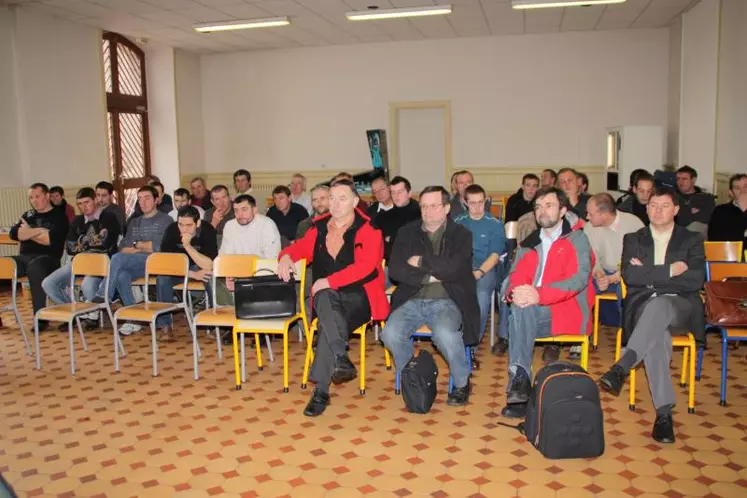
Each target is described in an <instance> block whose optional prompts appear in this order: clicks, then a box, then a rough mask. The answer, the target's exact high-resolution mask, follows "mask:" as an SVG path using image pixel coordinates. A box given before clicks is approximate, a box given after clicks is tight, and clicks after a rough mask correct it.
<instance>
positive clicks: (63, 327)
mask: <svg viewBox="0 0 747 498" xmlns="http://www.w3.org/2000/svg"><path fill="white" fill-rule="evenodd" d="M67 328H68V322H62V323H61V324H60V325H59V326H58V327H57V330H59V331H60V332H67ZM39 330H41V324H39Z"/></svg>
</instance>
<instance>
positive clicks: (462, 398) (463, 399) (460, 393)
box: [446, 380, 469, 406]
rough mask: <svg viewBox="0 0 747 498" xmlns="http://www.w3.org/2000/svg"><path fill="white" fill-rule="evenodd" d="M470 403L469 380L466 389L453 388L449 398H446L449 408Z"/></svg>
mask: <svg viewBox="0 0 747 498" xmlns="http://www.w3.org/2000/svg"><path fill="white" fill-rule="evenodd" d="M468 401H469V380H467V384H466V385H465V386H464V387H456V386H455V387H454V388H452V390H451V392H450V393H449V396H448V397H447V398H446V404H447V405H449V406H464V405H466V404H467V402H468Z"/></svg>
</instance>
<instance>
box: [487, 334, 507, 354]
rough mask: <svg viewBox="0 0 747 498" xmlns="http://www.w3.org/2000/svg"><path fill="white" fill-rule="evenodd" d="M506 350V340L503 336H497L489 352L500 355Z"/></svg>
mask: <svg viewBox="0 0 747 498" xmlns="http://www.w3.org/2000/svg"><path fill="white" fill-rule="evenodd" d="M506 351H508V341H507V340H506V339H504V338H503V337H499V338H498V342H496V343H495V344H493V348H492V349H491V350H490V352H491V353H492V354H493V355H495V356H500V355H502V354H504V353H505V352H506Z"/></svg>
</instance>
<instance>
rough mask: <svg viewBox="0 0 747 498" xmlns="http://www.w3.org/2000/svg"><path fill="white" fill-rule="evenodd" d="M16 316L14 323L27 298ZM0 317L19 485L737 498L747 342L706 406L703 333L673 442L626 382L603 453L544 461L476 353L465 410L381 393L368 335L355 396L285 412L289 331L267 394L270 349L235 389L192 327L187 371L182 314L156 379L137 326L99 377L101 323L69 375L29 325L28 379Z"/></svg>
mask: <svg viewBox="0 0 747 498" xmlns="http://www.w3.org/2000/svg"><path fill="white" fill-rule="evenodd" d="M6 301H7V294H6V295H2V296H0V304H5V302H6ZM24 312H25V316H26V318H27V320H28V319H29V317H30V310H29V305H28V303H27V302H26V303H24ZM3 318H4V319H5V325H6V328H5V329H2V330H0V396H1V397H0V473H2V474H3V475H4V476H5V477H6V479H8V481H9V482H10V483H11V484H12V485H13V486H14V487H15V489H16V490H17V492H18V493H19V495H20V496H68V497H72V496H108V497H130V496H137V497H150V496H152V497H165V496H170V495H172V494H175V493H179V494H180V495H183V496H212V495H219V494H224V495H229V496H244V497H249V496H262V497H264V496H270V497H274V496H292V497H302V498H307V497H308V498H311V497H316V496H329V497H332V496H341V497H345V498H347V497H354V496H359V495H366V496H400V497H403V496H411V495H416V496H424V495H430V496H433V497H446V496H486V497H502V496H540V497H551V496H558V497H561V496H563V497H565V496H568V497H573V498H578V497H583V496H634V497H635V496H642V495H646V496H654V495H664V496H668V497H675V496H741V497H743V496H747V434H746V432H745V429H747V392H745V385H746V384H747V382H745V376H746V375H747V362H746V361H745V354H746V353H747V348H744V347H743V348H741V349H739V350H735V351H732V352H731V353H730V372H729V374H730V375H729V376H730V379H729V381H730V388H729V402H730V404H729V406H728V407H721V406H719V405H718V386H719V368H720V360H719V357H718V354H717V348H715V347H713V346H715V344H716V342H715V337H714V338H713V339H714V340H713V341H712V343H711V345H712V348H711V349H710V351H708V353H707V355H706V358H705V368H704V374H703V379H702V380H701V381H700V382H699V383H698V385H697V398H696V400H697V412H696V413H695V414H694V415H688V414H687V413H686V411H687V410H686V396H685V394H684V390H680V389H679V388H678V391H682V392H679V393H678V396H679V399H678V402H679V406H678V408H677V410H676V415H675V421H676V423H677V431H678V432H677V437H678V440H677V443H676V444H675V445H672V446H662V445H659V444H656V443H654V442H653V440H651V439H650V430H651V422H652V410H651V404H650V397H649V395H648V391H647V389H645V381H644V380H641V381H640V383H639V386H640V387H639V393H638V398H639V401H638V411H637V412H636V413H632V412H630V411H629V410H628V407H627V397H626V394H627V389H626V391H625V392H624V393H623V395H622V396H621V397H620V398H619V399H612V398H610V397H609V396H607V395H605V396H604V397H603V404H604V408H605V412H606V421H605V422H606V426H605V428H606V435H607V451H606V452H605V454H604V456H603V457H601V458H598V459H596V460H590V461H586V460H576V461H551V460H546V459H544V458H543V457H542V456H541V455H539V454H538V453H537V452H536V451H535V450H534V448H532V447H531V446H530V445H529V444H528V443H527V442H526V440H525V439H524V437H523V436H520V435H518V433H515V432H512V431H511V430H510V429H507V428H504V427H499V426H496V425H495V424H494V422H496V421H499V420H501V418H500V415H499V412H500V409H501V407H502V406H503V403H504V397H503V392H504V389H505V380H506V363H505V358H495V357H492V356H490V355H489V354H487V347H485V348H483V349H484V351H483V352H482V354H481V355H480V357H481V360H482V369H481V370H480V371H478V372H476V373H475V374H474V377H473V386H474V394H473V395H472V398H471V400H470V404H469V406H468V407H466V408H464V409H455V408H452V407H448V406H446V404H445V402H444V401H445V387H446V381H447V377H446V375H442V376H441V380H442V382H441V394H440V399H439V400H438V401H437V404H436V405H435V406H434V408H433V410H432V411H431V413H429V414H427V415H413V414H409V413H407V412H406V411H404V409H403V404H402V401H401V399H400V398H399V397H398V396H395V395H394V390H393V380H394V374H393V372H389V371H386V370H385V368H384V366H383V353H382V350H381V348H380V347H378V346H376V345H374V342H373V337H372V336H369V343H370V345H371V347H370V349H369V369H368V372H367V375H368V379H369V381H368V393H367V394H366V395H365V396H360V395H359V394H358V386H357V382H352V383H350V384H347V385H344V386H341V387H336V388H335V387H333V393H334V396H333V398H332V406H330V407H329V409H328V410H327V413H326V414H325V415H324V416H322V417H320V418H318V419H308V418H305V417H303V415H302V414H301V410H302V409H303V407H304V405H305V403H306V401H307V398H308V395H309V393H308V392H307V391H302V390H301V389H300V388H299V384H300V380H301V369H302V367H303V347H302V345H301V344H299V343H297V342H296V340H295V339H293V340H292V342H291V362H290V368H291V382H292V383H291V391H290V393H288V394H283V392H282V361H281V360H282V357H281V356H280V352H279V351H278V350H279V349H280V348H279V345H278V343H277V342H276V343H275V349H276V351H275V352H276V354H277V358H276V362H275V363H272V364H269V365H267V366H265V369H264V371H262V372H258V371H257V369H256V368H255V365H256V364H255V363H254V358H255V356H254V352H253V351H249V352H248V360H247V366H248V370H249V376H248V379H247V384H246V385H245V387H244V389H243V390H242V391H235V390H234V385H233V362H232V356H231V353H230V352H228V351H227V350H226V356H225V358H224V360H223V361H218V359H217V356H216V348H215V342H214V341H211V340H210V339H209V338H208V337H206V336H205V334H204V333H203V334H202V335H201V339H200V344H201V346H202V350H203V353H204V357H203V358H202V360H201V362H200V367H201V368H200V373H201V375H202V378H201V379H200V380H199V381H194V380H192V370H191V369H192V358H191V345H190V344H189V342H188V336H187V331H186V327H185V326H184V325H183V322H180V323H181V324H182V326H181V327H180V328H179V330H178V336H179V342H177V343H174V344H164V345H162V346H161V349H160V355H159V358H160V367H161V370H160V376H159V377H157V378H153V377H152V376H151V369H150V362H151V354H150V336H149V335H144V334H140V335H136V336H131V337H128V338H126V339H125V345H126V346H127V348H128V352H129V356H128V357H127V358H125V359H124V360H123V362H122V372H121V373H119V374H115V373H113V353H112V334H111V331H110V330H109V331H104V332H102V331H96V332H91V333H89V334H87V338H88V344H89V351H88V353H83V352H82V351H80V346H79V353H78V360H79V362H78V372H77V374H76V376H75V377H74V378H73V377H71V376H70V372H69V361H68V358H69V356H68V342H67V334H63V333H59V332H47V333H44V334H43V336H42V354H43V359H44V365H43V368H44V370H43V371H41V372H37V371H36V370H34V366H33V360H32V358H31V357H29V356H26V354H25V351H24V349H23V347H22V342H21V339H20V334H19V331H18V329H17V328H16V325H15V323H14V321H13V320H12V318H11V316H10V314H4V316H3ZM612 334H613V331H612V330H610V329H608V330H604V332H603V334H602V338H601V345H600V348H599V351H598V352H594V353H592V354H591V360H590V369H591V371H592V373H593V374H594V375H598V374H599V373H601V372H602V371H603V370H604V369H605V368H606V367H607V366H608V365H609V364H610V363H611V360H612V357H613V351H612V349H613V345H614V341H613V340H612ZM356 341H357V339H356ZM76 343H77V341H76ZM356 346H357V344H356ZM426 347H427V346H426ZM352 349H353V352H352V358H353V361H354V362H355V363H357V361H358V355H357V350H358V348H357V347H353V348H352ZM538 352H539V349H538ZM674 359H675V362H679V361H680V360H681V354H680V353H679V352H677V353H675V355H674ZM446 371H447V370H446V368H445V367H443V366H442V372H446ZM674 372H675V369H673V373H674Z"/></svg>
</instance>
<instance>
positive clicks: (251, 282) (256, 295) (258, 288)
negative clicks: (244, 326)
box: [234, 270, 296, 320]
mask: <svg viewBox="0 0 747 498" xmlns="http://www.w3.org/2000/svg"><path fill="white" fill-rule="evenodd" d="M260 271H268V272H270V273H272V272H271V271H270V270H258V271H257V272H255V274H254V276H253V277H247V278H237V279H236V280H235V281H234V303H235V307H236V318H239V319H243V320H246V319H252V318H287V317H290V316H293V315H295V314H296V281H295V279H293V278H291V279H290V280H289V281H288V282H284V281H283V280H282V279H281V278H280V277H278V276H277V274H275V273H272V274H271V275H257V273H259V272H260Z"/></svg>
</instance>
